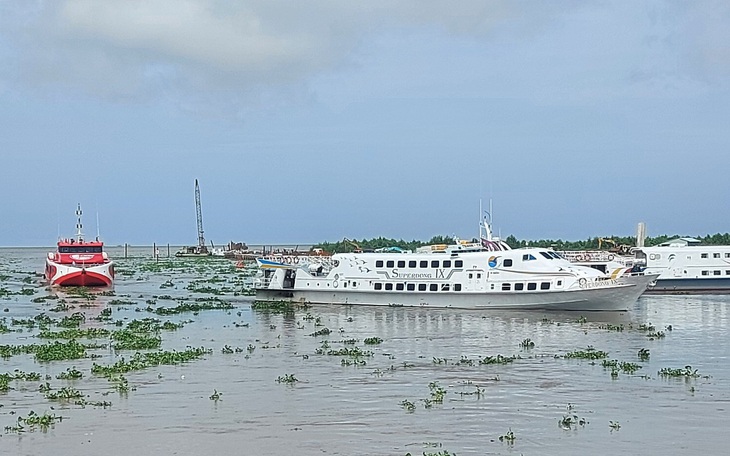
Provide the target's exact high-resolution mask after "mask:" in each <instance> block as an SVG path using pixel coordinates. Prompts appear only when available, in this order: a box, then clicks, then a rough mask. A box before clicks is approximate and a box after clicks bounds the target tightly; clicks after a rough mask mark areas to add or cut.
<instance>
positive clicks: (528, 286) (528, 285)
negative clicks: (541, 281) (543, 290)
mask: <svg viewBox="0 0 730 456" xmlns="http://www.w3.org/2000/svg"><path fill="white" fill-rule="evenodd" d="M527 289H528V290H537V284H536V283H533V282H530V283H528V284H527Z"/></svg>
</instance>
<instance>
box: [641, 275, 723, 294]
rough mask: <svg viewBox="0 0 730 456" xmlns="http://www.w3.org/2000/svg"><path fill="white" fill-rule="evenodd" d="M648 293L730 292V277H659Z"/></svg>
mask: <svg viewBox="0 0 730 456" xmlns="http://www.w3.org/2000/svg"><path fill="white" fill-rule="evenodd" d="M646 291H647V293H664V294H671V293H694V294H703V293H730V277H717V278H715V277H708V278H706V279H659V280H657V282H656V285H654V286H653V287H651V286H650V287H649V288H648V289H647V290H646Z"/></svg>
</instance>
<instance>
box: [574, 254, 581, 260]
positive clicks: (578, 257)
mask: <svg viewBox="0 0 730 456" xmlns="http://www.w3.org/2000/svg"><path fill="white" fill-rule="evenodd" d="M575 259H576V261H583V255H577V256H576V257H575Z"/></svg>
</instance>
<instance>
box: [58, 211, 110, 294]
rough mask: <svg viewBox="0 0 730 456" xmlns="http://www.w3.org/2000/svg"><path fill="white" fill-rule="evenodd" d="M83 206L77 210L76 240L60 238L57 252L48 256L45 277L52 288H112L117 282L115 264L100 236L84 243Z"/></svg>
mask: <svg viewBox="0 0 730 456" xmlns="http://www.w3.org/2000/svg"><path fill="white" fill-rule="evenodd" d="M81 213H82V212H81V205H79V206H78V207H77V209H76V216H77V217H78V218H77V220H78V221H77V223H76V237H75V238H71V239H59V240H58V245H57V248H56V251H55V252H48V256H47V257H46V270H45V277H46V280H48V281H49V283H50V284H51V286H61V287H66V286H74V287H109V286H111V285H112V283H113V281H114V263H113V262H112V261H111V260H110V259H109V257H108V256H107V254H106V252H104V243H103V242H101V241H100V240H99V237H98V236H97V238H96V239H95V240H93V241H85V240H84V235H83V234H82V231H81V229H82V225H81Z"/></svg>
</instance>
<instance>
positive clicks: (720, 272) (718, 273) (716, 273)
mask: <svg viewBox="0 0 730 456" xmlns="http://www.w3.org/2000/svg"><path fill="white" fill-rule="evenodd" d="M714 273H715V275H720V274H722V271H714Z"/></svg>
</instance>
